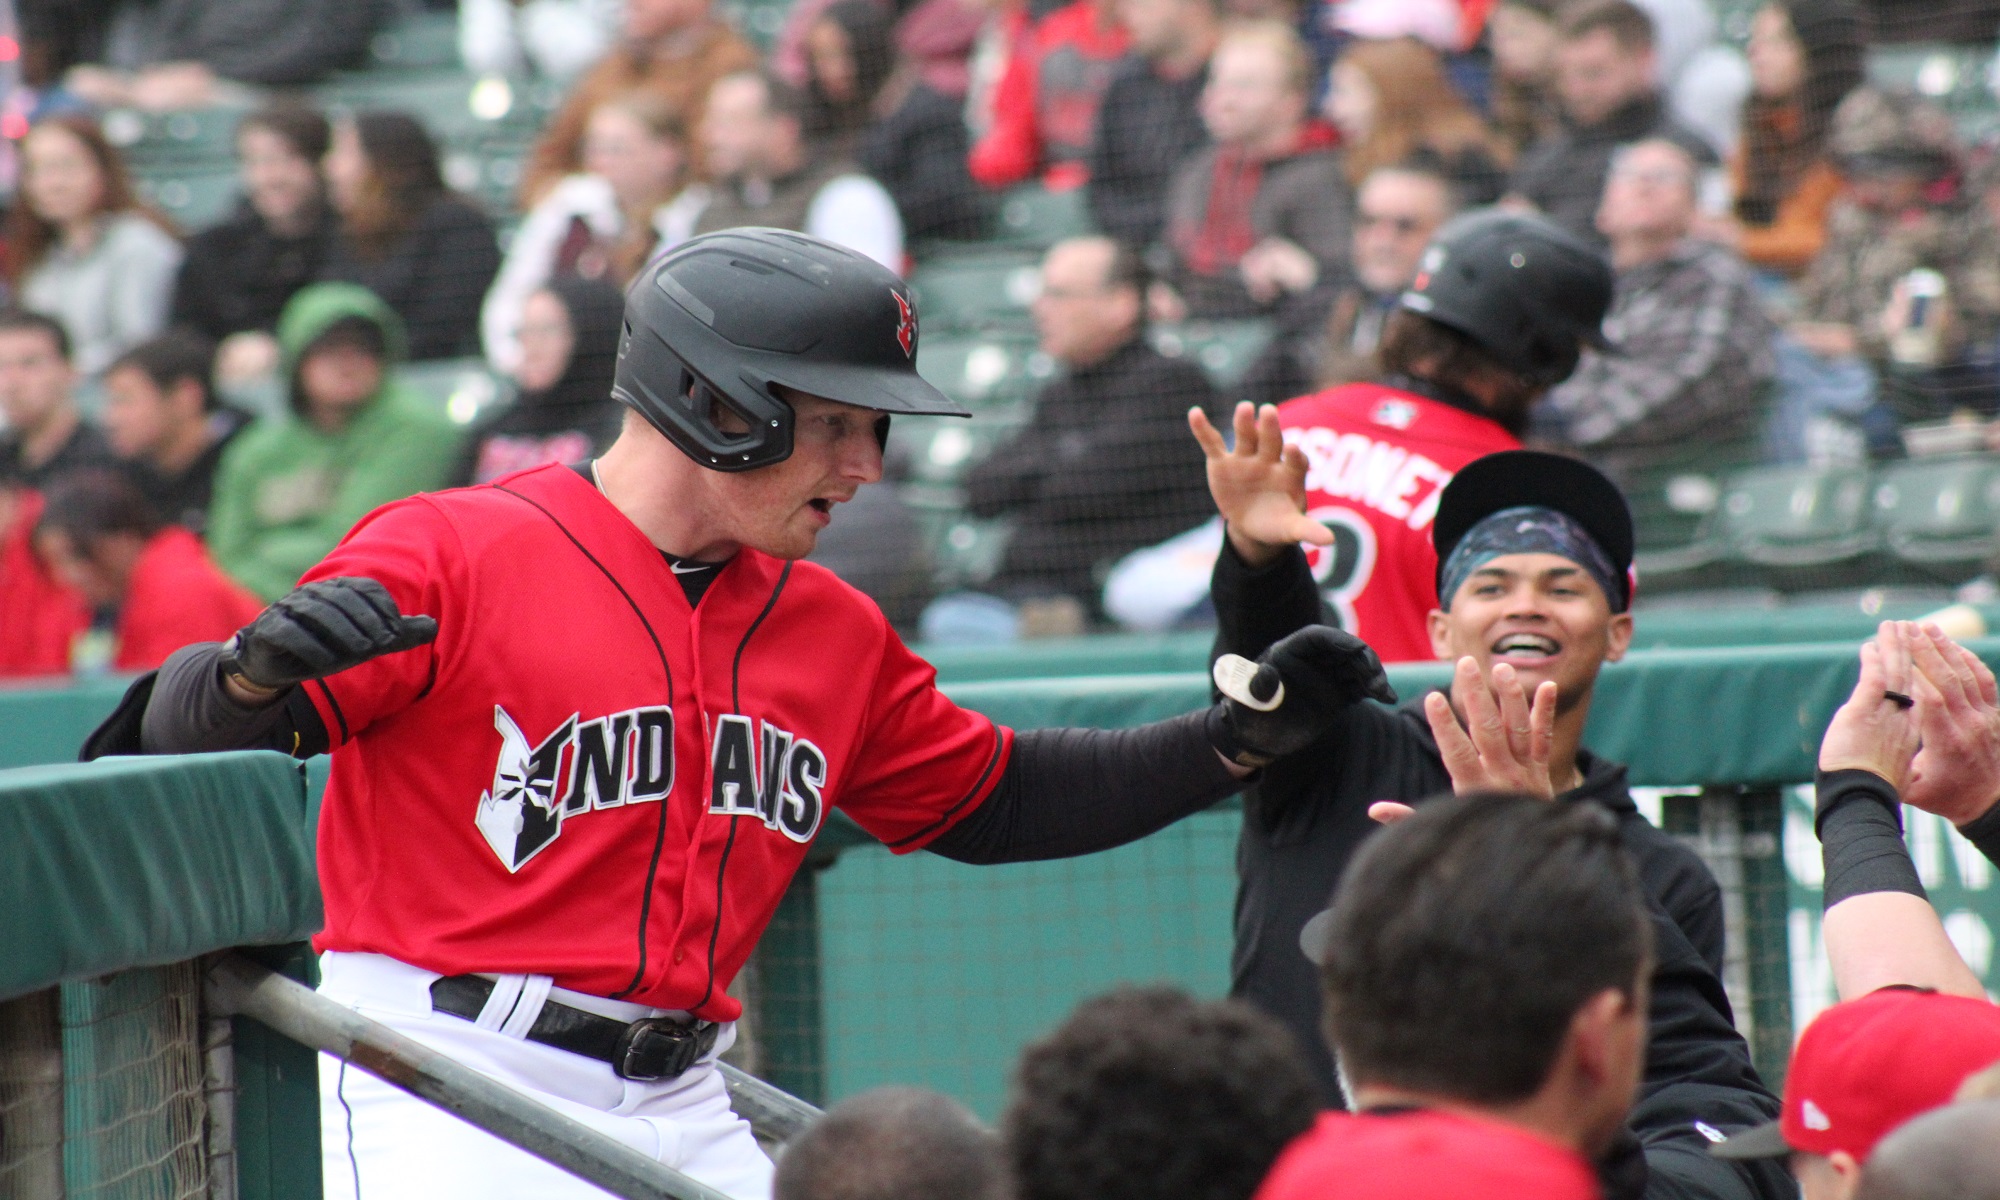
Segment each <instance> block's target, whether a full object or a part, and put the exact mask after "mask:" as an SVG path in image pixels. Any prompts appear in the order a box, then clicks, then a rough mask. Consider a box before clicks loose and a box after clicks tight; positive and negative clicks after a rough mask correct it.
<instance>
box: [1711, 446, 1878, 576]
mask: <svg viewBox="0 0 2000 1200" xmlns="http://www.w3.org/2000/svg"><path fill="white" fill-rule="evenodd" d="M1869 500H1870V489H1869V477H1868V471H1867V469H1866V468H1863V467H1759V468H1756V469H1754V470H1750V471H1745V472H1743V473H1741V474H1739V475H1735V476H1732V477H1731V478H1730V480H1729V482H1728V484H1727V486H1725V487H1724V489H1723V492H1722V501H1721V503H1720V504H1719V505H1718V506H1717V508H1716V513H1715V519H1716V522H1717V526H1716V534H1717V536H1718V537H1719V538H1720V539H1721V540H1722V542H1723V543H1724V545H1726V546H1727V547H1728V550H1729V553H1730V554H1731V556H1732V557H1734V558H1736V559H1737V560H1739V561H1741V562H1744V563H1750V564H1754V565H1757V566H1762V567H1781V568H1782V567H1821V566H1830V565H1833V564H1838V563H1847V562H1852V561H1855V560H1858V559H1860V558H1863V557H1865V556H1866V555H1867V554H1869V553H1870V552H1871V551H1873V550H1874V549H1875V547H1876V545H1877V542H1878V535H1877V532H1876V529H1875V526H1874V524H1873V523H1872V521H1871V519H1870V518H1871V516H1872V513H1871V512H1870V509H1871V507H1872V506H1871V505H1870V503H1869Z"/></svg>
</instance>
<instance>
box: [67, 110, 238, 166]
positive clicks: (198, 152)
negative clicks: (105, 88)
mask: <svg viewBox="0 0 2000 1200" xmlns="http://www.w3.org/2000/svg"><path fill="white" fill-rule="evenodd" d="M246 111H247V110H245V109H243V108H240V107H234V106H217V107H214V108H194V109H184V110H182V111H179V112H170V113H142V112H139V111H137V110H136V109H130V108H115V109H112V110H111V111H110V112H107V113H105V114H104V118H103V122H102V124H103V129H104V137H105V140H106V141H109V142H110V143H111V144H112V145H114V146H116V147H118V149H119V152H120V153H121V154H122V155H124V158H125V162H126V164H127V165H128V166H129V167H131V169H132V171H133V173H134V174H137V175H146V174H149V173H151V172H153V171H155V170H168V169H171V170H181V171H187V170H201V169H213V168H217V167H233V166H234V164H235V161H236V144H235V143H236V125H237V122H239V121H240V120H242V119H243V114H244V113H245V112H246Z"/></svg>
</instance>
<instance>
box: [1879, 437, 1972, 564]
mask: <svg viewBox="0 0 2000 1200" xmlns="http://www.w3.org/2000/svg"><path fill="white" fill-rule="evenodd" d="M1875 523H1876V525H1877V526H1878V527H1879V528H1880V529H1881V531H1882V541H1883V544H1884V545H1885V546H1886V547H1887V548H1888V550H1889V553H1890V554H1892V555H1894V556H1895V557H1896V558H1897V559H1899V560H1901V561H1903V562H1905V563H1910V564H1919V565H1939V566H1942V565H1945V564H1951V563H1960V564H1978V563H1983V562H1984V561H1985V560H1986V559H1987V558H1988V557H1989V556H1991V555H1992V554H1993V553H1994V552H1995V551H1996V550H2000V458H1994V457H1991V456H1988V455H1966V456H1963V457H1953V458H1942V459H1912V460H1910V461H1908V462H1901V463H1896V464H1894V465H1892V466H1889V467H1885V468H1883V469H1882V471H1881V472H1880V473H1879V474H1878V476H1877V478H1876V482H1875Z"/></svg>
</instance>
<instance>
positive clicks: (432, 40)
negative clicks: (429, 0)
mask: <svg viewBox="0 0 2000 1200" xmlns="http://www.w3.org/2000/svg"><path fill="white" fill-rule="evenodd" d="M368 61H369V64H370V66H371V67H372V68H373V69H374V70H377V71H383V70H390V71H407V70H424V69H427V68H432V67H452V68H457V67H458V66H459V65H460V64H459V57H458V14H456V13H450V12H414V13H407V14H404V15H403V16H401V17H398V18H397V19H396V20H394V21H392V22H390V23H389V25H388V26H387V27H386V28H385V29H383V30H382V32H380V33H378V34H376V35H375V40H374V41H372V42H370V43H369V45H368Z"/></svg>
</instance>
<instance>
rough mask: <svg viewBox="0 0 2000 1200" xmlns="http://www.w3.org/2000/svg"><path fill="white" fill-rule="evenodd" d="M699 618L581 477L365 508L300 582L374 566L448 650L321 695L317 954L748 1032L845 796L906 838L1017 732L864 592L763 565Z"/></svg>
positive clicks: (862, 813)
mask: <svg viewBox="0 0 2000 1200" xmlns="http://www.w3.org/2000/svg"><path fill="white" fill-rule="evenodd" d="M716 570H717V571H718V575H717V577H716V578H715V580H714V581H713V582H712V583H711V584H710V585H709V587H708V590H707V592H706V593H705V594H704V595H703V596H702V598H701V602H700V604H699V606H697V607H694V608H690V607H689V605H688V602H687V598H686V596H685V595H684V594H683V592H682V590H681V587H680V584H679V583H678V581H676V580H675V578H674V576H673V573H672V569H671V567H670V566H669V564H668V562H667V560H666V559H665V557H664V556H663V555H661V553H660V552H659V550H657V549H656V548H654V546H653V545H652V544H651V543H650V542H648V541H647V539H646V537H645V535H644V534H643V533H641V532H640V531H639V529H638V528H637V527H636V526H634V525H633V524H632V523H631V522H630V521H628V520H627V519H626V518H625V517H624V516H623V515H622V514H620V513H619V512H618V510H617V509H615V508H613V507H612V505H611V502H610V501H608V500H606V499H605V498H604V496H603V495H602V494H600V493H599V492H598V491H597V489H596V488H594V487H593V486H591V484H590V483H589V482H588V481H586V480H584V479H583V478H581V477H580V476H578V475H577V474H576V473H575V472H573V471H571V470H568V469H567V468H563V467H558V466H546V467H540V468H537V469H535V470H531V471H524V472H520V473H518V474H514V475H509V476H504V477H502V478H501V479H499V480H497V481H495V483H494V484H492V485H489V486H484V487H475V488H466V489H462V490H459V491H451V492H441V493H437V494H433V495H427V496H416V497H413V498H411V499H409V500H404V501H399V502H397V503H394V504H390V505H388V506H386V507H383V508H381V509H378V510H376V511H375V512H374V513H373V514H371V515H370V516H369V517H367V518H366V519H364V520H363V521H362V522H361V523H360V524H359V525H357V526H355V528H354V530H353V531H352V532H350V533H349V534H348V535H347V537H346V539H344V540H343V541H342V542H341V544H340V545H339V546H338V547H337V548H336V549H335V550H334V552H333V553H332V554H331V555H329V556H328V557H327V559H326V560H325V561H324V562H322V563H320V564H319V565H318V566H317V567H314V568H313V569H312V570H311V571H309V572H307V574H306V579H307V580H314V579H326V578H331V577H333V576H339V575H365V576H368V577H370V578H373V579H376V580H379V581H381V583H382V584H383V585H384V586H385V587H387V588H388V589H389V592H390V594H391V595H393V596H394V597H395V599H396V603H397V605H398V606H399V607H400V608H401V609H402V611H403V612H405V613H428V614H430V615H432V616H434V617H436V618H437V622H438V636H437V640H436V641H435V642H433V643H431V644H430V645H428V646H423V647H419V648H417V649H415V650H410V651H407V652H404V653H399V654H391V655H387V656H385V657H382V658H379V659H376V660H374V661H372V662H368V663H365V664H363V665H361V666H359V667H356V668H354V669H353V670H351V671H344V672H342V673H340V674H338V675H335V676H333V677H332V678H330V679H326V680H322V681H316V682H314V683H310V684H307V685H306V687H307V694H308V695H309V696H310V697H311V699H312V701H313V703H314V705H315V706H316V707H317V708H318V710H319V713H320V716H321V718H322V719H323V720H324V721H325V722H326V727H327V730H328V732H329V734H330V735H331V737H332V740H333V744H334V750H333V763H332V776H331V778H330V780H329V781H328V785H327V792H326V800H325V806H324V809H323V810H322V814H321V817H320V829H319V873H320V883H321V886H322V888H323V890H324V892H325V897H326V928H325V930H324V931H323V932H322V933H321V934H320V935H319V937H318V938H317V939H316V940H315V945H317V946H318V947H319V948H320V949H322V950H362V951H374V952H377V953H381V954H387V955H391V956H393V957H395V958H398V959H401V960H403V961H405V962H409V963H414V964H416V965H419V966H422V967H425V968H428V969H430V970H434V971H441V972H444V973H446V974H458V973H464V972H472V971H487V972H503V973H524V974H542V975H552V976H554V978H555V982H556V984H557V985H558V986H560V987H566V988H572V989H575V990H577V991H582V992H589V993H592V994H595V995H601V996H612V997H616V998H620V999H629V1000H633V1001H637V1002H638V1003H642V1004H649V1005H653V1006H656V1007H659V1008H670V1009H686V1010H689V1011H691V1012H694V1013H695V1014H697V1015H698V1016H701V1017H704V1018H708V1019H711V1020H718V1021H725V1020H732V1019H734V1018H735V1017H736V1016H737V1014H738V1012H739V1011H740V1010H741V1006H740V1005H739V1004H738V1003H737V1002H736V1001H735V1000H733V999H731V998H730V997H729V996H728V995H727V994H726V991H725V990H726V989H727V988H728V987H729V983H730V981H731V979H733V978H734V977H735V975H736V972H737V971H738V970H739V969H740V968H741V967H742V965H743V963H744V960H745V959H747V958H748V957H749V954H750V951H751V949H752V948H753V947H754V946H755V945H756V942H757V938H758V936H759V935H760V934H762V932H763V930H764V927H765V925H766V924H767V923H768V922H769V921H770V919H771V915H772V913H773V912H775V911H776V909H777V906H778V900H779V897H780V896H781V895H782V894H783V893H784V890H785V886H786V884H788V883H789V882H790V881H791V878H792V874H793V872H794V871H796V870H797V869H798V867H799V864H800V863H801V862H802V861H803V860H804V858H805V854H806V848H807V846H808V845H809V844H810V843H811V842H812V840H813V837H814V835H815V834H817V833H818V832H819V830H820V828H821V826H822V824H823V823H824V821H825V819H826V814H827V812H828V811H829V810H830V809H832V808H834V807H836V806H837V807H839V808H840V809H841V810H842V811H844V812H846V813H847V814H848V815H849V816H851V817H853V818H854V819H855V820H856V821H857V822H859V823H860V824H861V825H862V827H864V828H865V829H867V830H868V831H869V832H870V833H872V834H874V835H875V836H876V837H878V838H880V839H882V841H884V842H885V843H887V844H888V845H889V847H890V848H891V849H892V850H895V851H898V852H906V851H910V850H915V849H918V848H920V847H922V846H924V845H925V844H927V843H928V842H930V841H931V840H932V839H933V838H935V837H937V836H938V835H939V834H940V833H942V832H944V831H945V830H946V829H948V828H950V827H951V826H952V825H953V824H954V823H955V822H956V821H957V820H959V819H960V818H962V817H963V816H964V815H965V814H967V813H969V812H971V811H972V810H973V809H974V808H976V807H977V806H978V805H979V804H980V803H981V802H982V801H983V800H984V799H985V798H986V796H987V795H988V793H989V792H990V791H991V790H992V788H993V786H994V783H995V781H996V780H998V778H999V776H1000V774H1001V772H1002V770H1003V769H1004V768H1005V765H1006V761H1007V757H1008V754H1009V752H1010V750H1011V748H1012V745H1013V735H1012V733H1011V732H1010V731H1009V730H1007V729H1005V728H1003V727H1000V726H996V725H994V724H993V723H992V722H991V721H989V720H987V719H986V718H985V717H982V716H980V715H978V714H976V713H972V712H968V711H966V710H964V709H961V708H958V707H957V706H956V705H954V704H952V703H951V702H950V701H949V700H947V699H945V697H944V695H943V694H942V693H940V692H939V691H938V690H937V688H936V686H935V682H934V672H933V671H932V670H931V667H930V665H929V664H927V663H925V662H924V661H923V660H922V659H919V658H918V657H917V656H916V655H914V654H912V653H911V652H910V651H909V650H908V649H907V648H905V647H904V646H903V644H902V642H901V641H899V640H898V639H897V637H896V635H895V633H894V632H893V631H892V630H891V629H890V628H889V624H888V622H887V621H886V620H884V619H883V617H882V614H881V611H880V610H879V609H877V608H876V607H875V605H874V604H873V603H872V602H871V601H870V600H868V599H867V598H866V597H865V596H863V595H861V594H860V593H859V592H857V591H855V590H854V589H853V588H851V587H849V586H847V585H846V584H844V583H842V582H841V581H840V580H839V579H837V578H835V577H834V575H833V574H832V573H831V572H828V571H827V570H825V569H824V568H822V567H819V566H816V565H814V564H812V563H808V562H786V561H783V560H781V559H776V558H772V557H770V556H769V555H765V554H761V553H758V552H756V551H754V550H749V549H745V550H742V551H740V552H739V553H738V554H737V555H736V556H735V557H734V558H733V559H731V560H730V561H729V562H728V563H727V564H725V565H723V566H721V567H719V568H716Z"/></svg>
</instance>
